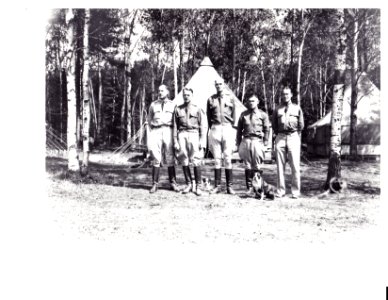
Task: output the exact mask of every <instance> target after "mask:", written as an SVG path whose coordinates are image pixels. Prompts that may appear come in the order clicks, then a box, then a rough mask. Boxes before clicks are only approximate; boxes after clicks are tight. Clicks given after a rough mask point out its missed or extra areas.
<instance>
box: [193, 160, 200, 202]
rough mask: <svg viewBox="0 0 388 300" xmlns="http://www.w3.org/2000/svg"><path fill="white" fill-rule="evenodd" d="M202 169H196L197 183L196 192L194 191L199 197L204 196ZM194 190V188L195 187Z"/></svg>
mask: <svg viewBox="0 0 388 300" xmlns="http://www.w3.org/2000/svg"><path fill="white" fill-rule="evenodd" d="M201 175H202V174H201V167H200V166H197V167H194V178H195V182H196V187H195V191H193V192H194V193H195V194H196V195H197V196H201V195H202V191H201V187H202V176H201ZM193 188H194V187H193Z"/></svg>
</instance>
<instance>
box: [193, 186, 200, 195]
mask: <svg viewBox="0 0 388 300" xmlns="http://www.w3.org/2000/svg"><path fill="white" fill-rule="evenodd" d="M194 194H196V195H197V196H202V191H201V189H200V188H199V187H198V186H197V188H196V189H195V192H194Z"/></svg>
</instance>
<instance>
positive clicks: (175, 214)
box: [45, 8, 381, 243]
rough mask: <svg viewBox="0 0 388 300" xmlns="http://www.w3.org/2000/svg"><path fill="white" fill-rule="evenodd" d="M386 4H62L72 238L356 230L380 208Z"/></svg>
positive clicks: (60, 198)
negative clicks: (326, 6) (191, 6)
mask: <svg viewBox="0 0 388 300" xmlns="http://www.w3.org/2000/svg"><path fill="white" fill-rule="evenodd" d="M379 45H380V10H379V9H293V8H290V9H56V10H52V15H51V18H50V19H49V20H48V24H47V35H46V105H45V107H46V110H45V124H46V172H47V175H48V176H47V180H48V182H49V183H48V191H47V193H48V196H49V198H50V199H51V201H52V206H53V210H54V212H55V218H56V221H57V225H58V230H59V231H60V232H62V233H63V234H64V235H72V236H77V237H80V238H82V237H92V238H96V239H102V240H107V239H130V240H140V241H148V240H149V241H153V240H160V241H163V240H176V241H179V242H183V243H200V242H202V241H206V240H210V241H219V240H226V241H232V242H236V243H239V242H244V241H250V242H257V243H260V242H262V241H266V240H282V241H287V240H304V241H309V242H314V243H317V242H318V243H325V242H327V241H331V240H335V239H341V238H342V237H343V236H347V235H355V236H357V235H358V234H359V233H360V232H362V231H363V230H364V229H366V228H368V227H371V226H374V224H375V216H376V214H377V211H378V210H379V206H380V155H381V147H380V47H379Z"/></svg>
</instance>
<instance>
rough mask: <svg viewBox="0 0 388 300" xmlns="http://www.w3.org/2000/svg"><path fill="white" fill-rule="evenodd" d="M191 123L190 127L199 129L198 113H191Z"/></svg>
mask: <svg viewBox="0 0 388 300" xmlns="http://www.w3.org/2000/svg"><path fill="white" fill-rule="evenodd" d="M189 123H190V126H193V127H198V114H197V113H190V116H189Z"/></svg>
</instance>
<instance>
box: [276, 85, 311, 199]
mask: <svg viewBox="0 0 388 300" xmlns="http://www.w3.org/2000/svg"><path fill="white" fill-rule="evenodd" d="M291 98H292V91H291V88H290V87H288V86H285V87H284V88H283V91H282V104H281V105H280V106H279V107H277V108H276V109H275V111H274V113H273V116H272V128H273V131H274V133H275V134H276V140H275V152H276V165H277V171H278V178H277V191H276V196H277V197H283V196H284V195H285V194H286V184H285V180H284V173H285V168H286V159H287V156H288V161H289V163H290V166H291V172H292V182H291V194H292V198H298V197H299V196H300V148H301V132H302V129H303V127H304V120H303V112H302V110H301V108H300V107H299V105H297V104H293V103H292V102H291Z"/></svg>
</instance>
